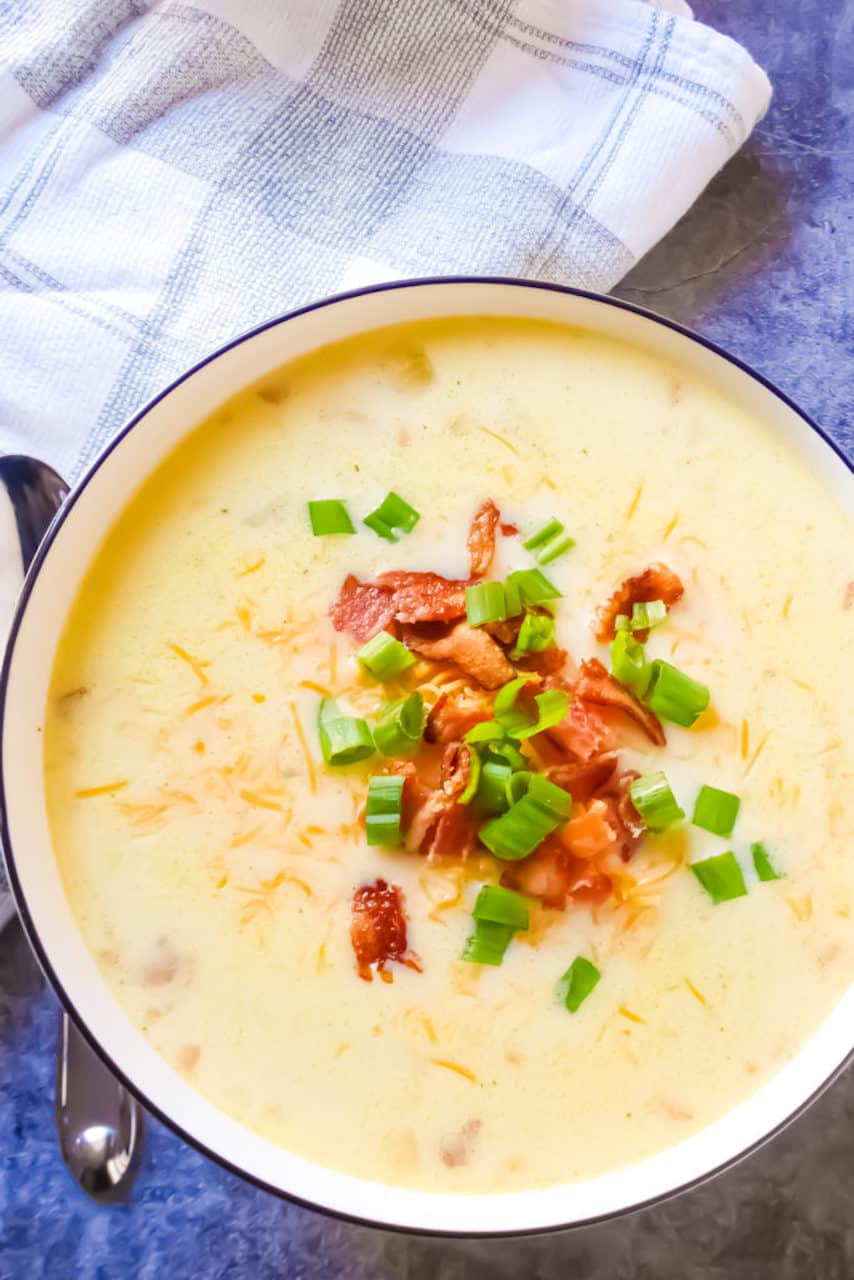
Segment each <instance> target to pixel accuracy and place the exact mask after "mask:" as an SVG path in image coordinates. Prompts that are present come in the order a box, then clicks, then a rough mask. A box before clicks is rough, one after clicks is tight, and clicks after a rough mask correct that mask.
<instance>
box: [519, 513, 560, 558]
mask: <svg viewBox="0 0 854 1280" xmlns="http://www.w3.org/2000/svg"><path fill="white" fill-rule="evenodd" d="M561 533H563V525H562V524H561V522H560V520H558V518H557V516H553V517H552V519H551V520H550V521H549V522H548V524H544V525H543V527H542V529H538V530H537V532H536V533H532V534H531V536H530V538H526V539H525V541H524V542H523V543H522V546H523V547H524V548H525V550H526V551H536V550H537V549H538V548H539V547H542V546H544V545H545V543H547V542H549V541H550V540H551V539H552V538H554V537H555V536H556V535H557V534H561Z"/></svg>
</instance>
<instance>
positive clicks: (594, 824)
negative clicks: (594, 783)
mask: <svg viewBox="0 0 854 1280" xmlns="http://www.w3.org/2000/svg"><path fill="white" fill-rule="evenodd" d="M610 817H611V813H610V810H609V807H608V805H607V804H606V803H605V801H604V800H591V801H590V803H589V804H586V805H579V806H578V808H577V809H575V810H574V811H573V814H572V817H571V818H570V820H569V822H568V823H567V824H566V826H565V827H563V829H562V830H561V832H560V842H561V844H562V845H563V847H564V848H565V849H568V850H569V852H570V853H571V854H572V856H573V857H574V858H584V859H586V858H598V857H601V856H602V855H603V854H606V853H609V852H610V850H611V848H612V847H613V845H614V844H615V843H616V840H617V831H616V829H615V827H613V826H612V825H611V822H610V821H609V819H610Z"/></svg>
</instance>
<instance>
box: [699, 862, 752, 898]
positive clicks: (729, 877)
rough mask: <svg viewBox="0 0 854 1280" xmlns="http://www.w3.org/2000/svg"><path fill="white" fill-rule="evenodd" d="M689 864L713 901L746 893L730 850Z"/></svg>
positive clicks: (737, 896) (742, 877)
mask: <svg viewBox="0 0 854 1280" xmlns="http://www.w3.org/2000/svg"><path fill="white" fill-rule="evenodd" d="M689 865H690V867H691V870H692V871H693V872H694V875H695V876H696V877H697V879H698V880H699V881H700V884H701V885H702V886H703V888H704V889H705V890H706V893H707V894H708V895H709V897H710V898H711V899H712V902H714V903H718V902H729V901H730V900H731V899H732V898H743V897H744V896H745V894H746V893H747V886H746V885H745V883H744V876H743V875H742V872H741V867H740V866H739V865H738V859H737V858H736V856H735V854H734V853H733V852H732V851H730V852H729V853H719V854H718V855H717V856H716V857H714V858H704V860H703V861H702V862H692V863H690V864H689Z"/></svg>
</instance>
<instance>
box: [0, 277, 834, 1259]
mask: <svg viewBox="0 0 854 1280" xmlns="http://www.w3.org/2000/svg"><path fill="white" fill-rule="evenodd" d="M458 315H503V316H527V317H535V318H537V319H545V320H554V321H562V322H564V323H568V324H572V325H581V326H584V327H587V328H589V329H593V330H595V331H598V332H601V333H605V334H609V335H613V336H614V337H617V338H623V339H627V340H629V341H631V342H634V343H636V344H638V345H639V346H642V347H644V348H646V349H647V350H650V351H652V352H655V353H659V354H660V355H662V356H664V357H666V358H668V359H672V360H675V361H678V362H680V363H681V364H683V365H684V366H686V367H687V368H688V369H690V370H691V371H693V372H695V373H696V374H698V375H700V376H702V377H704V378H707V379H709V380H711V381H712V382H714V383H716V384H718V385H719V386H720V387H722V388H723V389H724V390H725V391H726V393H727V394H728V395H730V396H731V397H732V398H733V399H735V400H737V401H739V402H740V403H742V404H743V405H745V406H746V407H747V408H749V409H750V410H752V411H753V412H754V413H755V414H757V415H758V416H760V417H761V418H762V419H763V421H764V422H765V423H766V424H767V425H768V426H769V427H770V428H771V429H772V430H774V431H775V432H777V433H778V434H779V435H780V437H781V438H782V439H783V440H785V442H786V443H787V445H789V447H790V448H791V449H793V450H794V451H795V452H796V453H797V454H799V455H800V456H801V457H802V458H803V460H804V462H805V463H806V465H807V466H809V467H811V468H812V469H813V470H814V471H815V472H817V473H818V474H819V475H820V477H821V478H822V480H823V481H824V482H825V483H826V485H827V486H828V488H829V489H831V490H832V491H833V492H834V493H835V494H836V496H837V498H838V499H839V500H840V501H841V502H842V504H843V505H844V506H845V507H846V508H847V509H848V510H849V511H851V512H852V514H854V474H852V471H851V468H850V467H849V465H848V464H847V463H846V461H845V459H844V458H843V457H842V455H841V454H840V453H839V452H838V451H837V450H836V449H835V448H834V446H833V445H832V444H831V442H830V441H829V440H828V439H827V438H826V437H824V436H823V435H822V434H821V432H820V431H819V429H818V428H817V427H816V426H815V424H813V423H812V422H810V421H809V419H808V418H807V417H806V416H805V415H804V414H802V413H801V412H800V411H799V410H798V409H797V408H796V407H795V406H794V405H793V404H792V403H791V402H790V401H789V400H787V399H786V397H785V396H783V395H782V394H781V393H780V392H778V391H777V390H775V389H774V388H773V387H772V386H771V385H769V384H768V383H767V382H765V381H764V380H763V379H762V378H760V377H759V376H758V375H757V374H755V373H753V372H752V371H751V370H749V369H747V368H746V367H745V366H744V365H743V364H741V363H740V362H739V361H737V360H735V359H733V358H732V357H730V356H727V355H725V354H724V353H723V352H721V351H719V350H717V349H716V348H715V347H713V346H712V345H711V344H710V343H707V342H705V341H703V340H702V339H700V338H698V337H696V336H695V335H692V334H690V333H688V332H686V331H685V330H683V329H680V328H679V327H678V326H676V325H673V324H671V323H669V322H667V321H664V320H661V319H659V318H657V317H655V316H652V315H650V314H648V313H645V312H642V311H639V310H638V309H637V308H634V307H631V306H628V305H627V304H625V303H622V302H616V301H614V300H613V299H609V298H600V297H595V296H592V295H589V294H584V293H579V292H576V291H573V290H569V289H563V288H559V287H556V286H551V285H541V284H534V283H528V282H523V281H512V280H466V279H461V280H433V281H431V280H427V281H414V282H409V283H403V284H392V285H388V286H380V287H378V288H373V289H367V290H361V291H359V292H356V293H351V294H346V295H343V296H340V297H337V298H332V299H330V300H328V301H325V302H320V303H317V304H316V305H313V306H310V307H306V308H303V309H302V310H300V311H297V312H294V313H293V314H291V315H288V316H284V317H283V318H281V319H279V320H274V321H271V322H270V323H269V324H266V325H263V326H261V327H260V328H258V329H255V330H253V331H252V332H251V333H248V334H246V335H245V336H244V337H242V338H238V339H236V340H235V341H234V342H232V343H230V344H229V345H228V346H227V347H224V348H223V349H222V350H221V351H219V352H217V353H216V354H215V355H213V356H211V357H209V358H208V359H207V360H205V361H203V362H202V363H201V364H199V365H197V366H196V368H194V369H192V370H190V372H189V373H187V374H185V375H184V377H183V378H180V379H179V380H178V381H177V382H175V383H173V385H172V386H171V387H169V388H168V389H167V390H166V391H164V392H163V394H162V395H160V396H158V397H157V399H155V400H153V401H152V403H151V404H150V405H149V406H148V407H147V408H146V409H144V410H143V412H142V413H140V414H139V415H138V416H137V417H136V418H135V419H134V421H133V422H131V423H130V424H129V426H127V427H126V428H125V429H124V431H122V432H121V434H120V435H119V436H118V438H117V439H116V440H115V441H114V442H113V443H112V444H111V445H110V447H109V448H108V449H107V450H105V452H104V453H103V455H102V456H101V457H100V458H99V459H98V461H97V462H96V463H95V465H94V466H93V467H92V469H91V470H90V471H89V473H88V475H86V476H85V477H84V479H83V480H82V481H81V482H80V484H79V485H78V486H77V487H76V489H74V490H73V491H72V493H71V494H70V496H69V497H68V499H67V501H66V503H65V505H64V507H63V508H62V510H61V512H60V513H59V515H58V517H57V519H56V520H55V521H54V523H53V525H52V526H51V529H50V531H49V533H48V535H47V537H46V538H45V540H44V542H43V544H42V546H41V548H40V550H39V553H38V555H37V557H36V559H35V561H34V563H33V565H32V568H31V570H30V573H29V575H28V577H27V580H26V583H25V586H24V590H23V593H22V596H21V599H20V603H19V606H18V610H17V613H16V615H15V620H14V623H13V627H12V634H11V638H10V641H9V646H8V650H7V653H6V658H5V664H4V667H3V674H2V796H0V803H1V804H2V820H3V826H4V834H5V846H6V857H7V865H8V871H9V876H10V880H11V883H12V887H13V890H14V893H15V898H16V902H17V905H18V909H19V912H20V915H21V918H22V920H23V922H24V925H25V927H26V930H27V933H28V935H29V938H30V942H31V943H32V946H33V948H34V950H35V952H36V954H37V956H38V957H39V959H40V962H41V964H42V966H43V967H44V970H45V972H46V974H47V976H48V978H49V979H50V981H51V982H52V983H53V985H54V986H55V988H56V990H57V992H58V993H59V995H60V997H61V998H62V1000H63V1002H64V1003H65V1005H66V1006H67V1008H68V1010H69V1012H70V1013H71V1015H72V1016H73V1017H74V1018H75V1019H76V1021H77V1022H78V1024H79V1025H80V1027H81V1028H82V1030H83V1031H84V1032H85V1034H86V1035H87V1036H88V1037H89V1039H90V1040H91V1042H92V1044H93V1045H94V1046H95V1048H96V1049H97V1050H98V1052H99V1053H100V1054H101V1055H102V1056H103V1057H104V1058H105V1059H106V1060H107V1062H108V1063H109V1064H110V1065H111V1066H112V1068H113V1070H114V1071H115V1073H116V1075H118V1076H120V1077H121V1078H122V1079H123V1080H124V1081H125V1082H126V1083H127V1085H128V1086H129V1087H130V1088H131V1089H132V1090H133V1092H134V1093H136V1094H137V1095H138V1097H139V1098H140V1100H141V1101H142V1102H143V1103H144V1105H145V1106H146V1107H147V1108H148V1109H149V1110H150V1111H152V1112H153V1113H154V1114H156V1115H157V1116H159V1117H160V1118H161V1119H162V1120H165V1121H166V1122H167V1123H168V1124H170V1125H171V1126H172V1127H173V1128H174V1129H175V1130H176V1131H177V1132H178V1133H179V1134H181V1135H182V1136H183V1137H184V1138H186V1139H187V1140H188V1141H190V1142H192V1143H194V1144H195V1145H196V1146H197V1147H199V1148H200V1149H201V1150H202V1151H204V1152H205V1153H207V1154H208V1155H210V1156H212V1157H213V1158H214V1159H216V1160H218V1161H220V1162H221V1163H222V1164H224V1165H226V1166H228V1167H229V1168H231V1169H233V1170H235V1171H236V1172H237V1173H240V1174H242V1175H243V1176H244V1177H246V1178H249V1179H251V1180H252V1181H254V1182H256V1183H259V1184H260V1185H262V1186H264V1187H266V1188H268V1189H270V1190H272V1191H275V1192H278V1193H281V1194H284V1195H287V1196H290V1197H292V1198H294V1199H296V1200H299V1201H301V1202H304V1203H307V1204H310V1205H313V1206H316V1207H318V1208H322V1209H326V1210H330V1211H333V1212H335V1213H338V1214H341V1215H345V1216H348V1217H352V1218H357V1219H360V1220H364V1221H368V1222H372V1223H377V1224H382V1225H384V1226H392V1227H401V1228H406V1229H411V1230H421V1231H431V1232H434V1231H435V1232H448V1233H459V1234H466V1235H468V1234H501V1233H518V1232H530V1231H542V1230H548V1229H551V1228H555V1227H563V1226H568V1225H573V1224H578V1223H583V1222H590V1221H592V1220H595V1219H600V1218H605V1217H609V1216H612V1215H614V1214H618V1213H622V1212H625V1211H626V1210H629V1209H632V1208H637V1207H639V1206H640V1205H644V1204H648V1203H650V1202H651V1201H653V1200H657V1199H659V1198H661V1197H664V1196H667V1195H670V1194H672V1193H674V1192H676V1191H679V1190H682V1189H684V1188H686V1187H689V1186H691V1185H693V1184H695V1183H697V1182H698V1181H700V1180H702V1179H704V1178H707V1177H708V1176H709V1175H710V1174H712V1173H714V1172H716V1171H718V1170H720V1169H721V1168H723V1167H724V1166H726V1165H728V1164H730V1163H731V1162H733V1161H734V1160H737V1159H739V1158H740V1157H742V1156H744V1155H745V1154H747V1153H748V1152H749V1151H751V1150H752V1149H753V1148H755V1147H756V1146H757V1145H758V1144H759V1143H761V1142H763V1141H764V1140H765V1139H767V1138H768V1137H769V1136H770V1135H771V1134H773V1133H774V1132H775V1131H776V1130H777V1129H779V1128H780V1126H782V1125H783V1124H785V1123H786V1122H787V1121H788V1120H790V1119H791V1118H792V1117H793V1116H794V1115H795V1114H796V1113H797V1112H799V1111H800V1110H802V1109H803V1108H804V1107H805V1106H806V1105H807V1104H808V1103H809V1102H810V1101H812V1100H813V1099H814V1098H815V1097H816V1095H817V1094H818V1093H820V1092H821V1091H822V1089H823V1088H825V1087H826V1085H827V1084H828V1083H829V1082H830V1081H831V1080H832V1079H833V1077H834V1076H835V1075H836V1074H837V1073H838V1072H839V1071H840V1070H841V1069H842V1067H843V1066H844V1064H845V1062H846V1060H847V1059H848V1057H849V1055H850V1054H851V1052H852V1048H854V987H852V988H851V989H850V990H849V991H848V992H847V994H846V995H845V997H844V998H843V999H842V1000H841V1001H840V1003H839V1004H838V1006H837V1007H836V1009H835V1010H834V1011H833V1013H832V1014H831V1015H830V1017H829V1018H827V1020H826V1021H825V1022H824V1023H823V1024H822V1026H821V1027H820V1028H819V1029H818V1031H817V1032H816V1033H815V1034H814V1035H813V1036H812V1037H811V1038H810V1039H809V1040H808V1041H807V1042H806V1044H805V1045H804V1046H803V1047H802V1049H801V1050H800V1052H799V1053H798V1054H797V1056H796V1057H795V1058H794V1059H793V1060H792V1061H791V1062H790V1063H789V1064H788V1065H787V1066H785V1067H784V1068H783V1069H782V1070H781V1071H780V1072H779V1073H778V1075H776V1076H775V1077H774V1078H773V1079H772V1080H771V1081H770V1082H769V1083H768V1084H766V1085H765V1086H764V1087H763V1088H761V1089H760V1090H759V1091H758V1092H757V1093H756V1094H754V1095H753V1097H751V1098H750V1099H749V1100H748V1101H747V1102H744V1103H742V1104H741V1105H740V1106H738V1107H736V1108H735V1110H733V1111H731V1112H730V1113H729V1114H728V1115H727V1116H725V1117H724V1118H723V1119H721V1120H719V1121H717V1123H715V1124H713V1125H710V1126H709V1127H708V1128H706V1129H704V1130H703V1131H702V1132H700V1133H698V1134H696V1135H695V1136H694V1137H692V1138H689V1139H687V1140H686V1141H684V1142H681V1143H680V1144H679V1145H677V1146H675V1147H672V1148H670V1149H669V1150H667V1151H664V1152H662V1153H661V1154H660V1155H657V1156H654V1157H652V1158H651V1159H648V1160H644V1161H643V1162H641V1163H639V1164H634V1165H630V1166H628V1167H627V1168H624V1169H620V1170H618V1171H617V1172H614V1173H608V1174H606V1175H604V1176H602V1177H598V1178H594V1179H592V1180H590V1181H587V1182H575V1183H571V1184H567V1185H565V1186H557V1187H548V1188H547V1189H545V1190H541V1191H524V1192H521V1193H512V1194H503V1195H465V1196H454V1195H448V1194H441V1195H439V1194H432V1193H430V1192H425V1191H408V1190H403V1189H400V1188H397V1187H388V1186H384V1185H381V1184H379V1183H374V1182H367V1181H363V1180H361V1179H359V1178H354V1177H350V1176H348V1175H346V1174H342V1173H336V1172H333V1171H331V1170H329V1169H325V1168H322V1167H321V1166H320V1165H316V1164H312V1163H311V1162H310V1161H307V1160H304V1159H301V1158H300V1157H298V1156H295V1155H292V1154H290V1153H289V1152H287V1151H284V1150H282V1149H280V1148H279V1147H276V1146H273V1145H272V1144H271V1143H269V1142H266V1141H264V1139H262V1138H259V1137H257V1136H256V1135H255V1134H253V1133H250V1132H249V1130H247V1129H244V1128H243V1127H242V1126H241V1125H239V1124H237V1123H236V1122H235V1121H234V1120H231V1119H229V1118H228V1117H227V1116H226V1115H224V1114H223V1113H222V1112H221V1111H219V1110H217V1108H216V1107H214V1106H213V1105H212V1104H211V1103H209V1102H207V1101H205V1099H204V1098H202V1097H201V1096H200V1095H199V1094H198V1093H196V1092H195V1090H193V1089H192V1088H191V1087H190V1085H188V1084H187V1083H186V1082H185V1081H184V1080H183V1079H182V1078H181V1077H180V1076H179V1075H178V1074H177V1073H176V1072H175V1071H174V1070H173V1069H172V1067H171V1066H169V1064H168V1063H167V1062H166V1061H165V1060H164V1059H163V1058H161V1057H160V1056H159V1055H158V1054H157V1053H155V1051H154V1050H153V1049H152V1048H151V1046H150V1045H149V1044H148V1042H147V1041H146V1039H145V1038H144V1036H143V1035H142V1034H141V1033H140V1032H139V1030H138V1029H137V1028H136V1027H135V1026H133V1025H132V1024H131V1022H130V1021H129V1020H128V1018H127V1017H126V1015H125V1014H124V1013H123V1011H122V1010H121V1008H120V1007H119V1005H118V1004H117V1002H116V1000H115V999H114V997H113V996H112V995H111V993H110V991H109V989H108V988H107V985H106V983H105V982H104V980H103V978H102V977H101V975H100V973H99V972H98V969H97V967H96V965H95V962H94V960H93V959H92V957H91V955H90V954H89V952H88V951H87V949H86V947H85V945H84V943H83V939H82V937H81V935H80V933H79V930H78V928H77V925H76V923H75V921H74V918H73V916H72V914H71V911H70V909H69V905H68V902H67V901H66V898H65V894H64V893H63V889H62V885H61V883H60V877H59V874H58V870H57V866H56V862H55V860H54V855H53V850H52V848H51V841H50V836H49V833H48V823H47V816H46V813H45V801H44V793H43V788H42V783H41V774H42V742H41V732H40V729H41V725H42V721H43V715H44V708H45V703H46V697H47V689H48V681H49V678H50V671H51V664H52V662H53V656H54V650H55V648H56V644H57V641H58V639H59V636H60V632H61V630H62V626H63V622H64V620H65V617H66V614H67V612H68V609H69V606H70V605H71V602H72V600H73V598H74V595H75V593H76V591H77V587H78V584H79V582H80V579H81V576H82V575H83V573H84V571H85V570H86V568H87V565H88V564H89V562H90V560H91V559H92V557H93V555H94V554H95V551H96V549H97V547H98V545H99V543H100V542H101V540H102V538H103V537H104V536H105V535H106V533H107V532H108V530H109V528H110V526H111V524H112V523H113V521H114V520H115V518H116V516H117V515H118V514H119V512H120V511H121V510H122V508H123V507H124V506H125V504H126V502H127V501H128V499H129V498H130V496H131V494H132V493H133V492H134V490H135V489H136V488H137V486H138V485H139V484H140V482H141V481H142V480H143V478H144V477H145V476H146V475H147V474H148V473H149V472H150V471H152V469H153V468H155V467H156V466H157V465H158V463H159V462H160V461H161V459H162V458H163V457H164V456H165V455H166V454H167V453H169V451H170V450H171V449H172V448H173V447H174V445H175V444H176V442H177V441H178V440H180V439H181V437H182V436H183V435H185V434H186V433H187V432H188V431H190V430H191V429H192V428H193V427H194V426H195V425H196V424H197V423H198V422H200V421H201V420H202V419H203V418H205V417H206V416H207V415H208V414H209V413H210V412H211V410H213V409H214V408H215V407H216V406H217V405H219V404H220V403H221V402H222V401H224V400H226V399H227V398H228V397H229V396H231V395H232V394H233V393H234V392H236V391H238V390H239V389H240V388H241V387H243V386H245V385H246V384H247V383H250V382H253V381H254V380H255V379H257V378H259V377H261V376H262V375H263V374H265V373H267V372H268V371H269V370H271V369H273V368H275V367H277V366H278V365H281V364H282V363H283V362H285V361H287V360H291V359H293V358H294V357H295V356H300V355H302V354H303V353H304V352H307V351H310V350H312V349H314V348H316V347H318V346H321V345H323V344H326V343H329V342H335V341H338V340H340V339H342V338H346V337H348V336H349V335H351V334H354V333H357V332H360V331H363V330H366V329H373V328H376V327H378V326H381V325H387V324H392V323H396V322H399V321H409V320H422V319H426V318H432V317H438V316H458ZM129 910H130V904H129ZM132 927H133V926H132V921H131V920H130V919H129V921H128V928H132ZM247 1070H249V1071H251V1064H247ZM293 1102H294V1105H298V1100H297V1099H294V1100H293Z"/></svg>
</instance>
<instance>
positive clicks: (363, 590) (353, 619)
mask: <svg viewBox="0 0 854 1280" xmlns="http://www.w3.org/2000/svg"><path fill="white" fill-rule="evenodd" d="M394 610H395V603H394V592H393V591H392V590H391V589H390V588H389V587H378V586H374V585H373V584H372V583H370V582H360V581H359V579H358V578H356V577H354V576H353V574H352V573H348V575H347V577H346V578H345V579H344V581H343V583H342V584H341V590H340V591H339V592H338V599H337V600H336V601H334V603H333V604H332V605H331V606H330V609H329V616H330V618H331V619H332V625H333V626H334V627H335V630H336V631H349V632H350V634H351V635H352V636H353V637H354V638H355V639H356V640H359V641H362V642H364V641H365V640H370V639H371V637H372V636H375V635H376V634H377V632H378V631H384V630H385V629H386V627H388V626H389V624H390V623H391V622H392V620H393V619H394Z"/></svg>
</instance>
